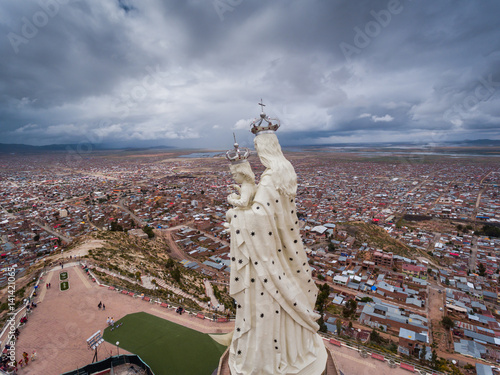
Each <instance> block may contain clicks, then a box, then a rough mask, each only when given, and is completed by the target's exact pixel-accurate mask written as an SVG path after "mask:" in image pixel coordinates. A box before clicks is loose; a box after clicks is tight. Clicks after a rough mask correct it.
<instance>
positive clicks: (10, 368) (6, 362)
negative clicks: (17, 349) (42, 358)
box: [0, 344, 37, 373]
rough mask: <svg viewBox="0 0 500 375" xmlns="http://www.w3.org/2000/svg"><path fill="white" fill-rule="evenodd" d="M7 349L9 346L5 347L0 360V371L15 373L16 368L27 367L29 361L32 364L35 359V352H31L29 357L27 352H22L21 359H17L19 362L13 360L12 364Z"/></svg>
mask: <svg viewBox="0 0 500 375" xmlns="http://www.w3.org/2000/svg"><path fill="white" fill-rule="evenodd" d="M9 349H10V345H9V344H7V345H5V347H4V349H3V351H2V356H1V358H0V370H2V371H5V372H8V373H10V372H15V371H17V369H18V366H19V367H21V368H23V367H25V366H28V364H29V363H30V361H31V362H33V361H35V360H36V358H37V353H36V350H33V352H32V353H31V356H30V355H29V354H28V353H27V352H23V354H22V358H21V359H19V361H17V360H15V361H14V363H12V361H11V357H10V356H9Z"/></svg>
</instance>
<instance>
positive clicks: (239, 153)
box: [226, 133, 250, 164]
mask: <svg viewBox="0 0 500 375" xmlns="http://www.w3.org/2000/svg"><path fill="white" fill-rule="evenodd" d="M233 137H234V149H233V150H229V151H227V152H226V159H227V160H229V161H230V162H231V163H232V164H238V163H243V162H245V161H247V159H248V157H249V156H250V150H249V149H248V148H246V147H244V148H240V145H239V144H238V142H236V136H235V135H234V133H233Z"/></svg>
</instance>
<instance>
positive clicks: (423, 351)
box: [419, 344, 427, 362]
mask: <svg viewBox="0 0 500 375" xmlns="http://www.w3.org/2000/svg"><path fill="white" fill-rule="evenodd" d="M426 353H427V346H426V345H425V344H424V346H422V348H420V353H419V354H420V361H421V362H425V354H426Z"/></svg>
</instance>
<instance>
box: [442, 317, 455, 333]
mask: <svg viewBox="0 0 500 375" xmlns="http://www.w3.org/2000/svg"><path fill="white" fill-rule="evenodd" d="M441 324H442V325H443V327H444V328H446V329H447V330H450V329H452V328H453V327H455V322H454V321H453V320H452V319H451V318H450V317H449V316H445V317H443V319H442V320H441Z"/></svg>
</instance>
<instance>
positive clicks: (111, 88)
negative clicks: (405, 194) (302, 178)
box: [0, 0, 500, 148]
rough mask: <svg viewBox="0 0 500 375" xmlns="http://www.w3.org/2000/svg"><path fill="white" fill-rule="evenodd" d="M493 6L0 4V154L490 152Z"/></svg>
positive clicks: (201, 1)
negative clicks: (356, 148) (469, 144)
mask: <svg viewBox="0 0 500 375" xmlns="http://www.w3.org/2000/svg"><path fill="white" fill-rule="evenodd" d="M499 14H500V1H498V0H482V1H470V0H440V1H435V0H428V1H424V0H413V1H411V0H401V1H398V0H390V1H388V0H384V1H375V0H365V1H357V0H302V1H298V0H274V1H256V0H255V1H254V0H169V1H167V0H40V1H32V0H23V1H19V0H2V1H1V2H0V35H1V38H0V56H1V57H0V143H25V144H33V145H44V144H53V143H90V144H93V145H108V144H113V145H120V146H123V145H139V146H145V145H168V146H179V147H216V148H228V147H229V148H230V147H231V145H232V142H233V141H232V133H233V132H235V133H236V136H237V137H238V140H239V142H240V144H243V145H248V146H249V145H251V143H252V138H253V135H252V134H251V133H250V132H249V125H248V124H249V121H250V120H251V119H252V118H254V117H256V116H258V115H259V112H260V107H259V106H258V105H257V103H258V102H259V101H260V98H262V99H263V100H264V103H266V105H267V106H266V107H265V110H266V113H267V114H268V115H270V116H276V117H279V118H280V119H281V121H282V127H281V129H280V130H279V131H278V135H279V137H280V139H281V140H282V143H284V144H288V145H293V144H322V143H343V142H384V141H402V142H416V141H423V142H427V143H434V144H435V143H440V142H443V141H450V140H464V139H484V138H490V139H500V130H499V129H500V93H499V91H500V27H499V24H500V22H499V20H498V15H499Z"/></svg>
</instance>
